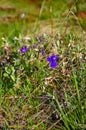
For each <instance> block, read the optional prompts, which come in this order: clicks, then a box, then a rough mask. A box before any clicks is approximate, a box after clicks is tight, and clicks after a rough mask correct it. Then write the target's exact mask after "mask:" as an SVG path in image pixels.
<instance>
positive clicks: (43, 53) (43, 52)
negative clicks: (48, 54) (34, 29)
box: [42, 48, 45, 56]
mask: <svg viewBox="0 0 86 130" xmlns="http://www.w3.org/2000/svg"><path fill="white" fill-rule="evenodd" d="M42 55H43V56H44V55H45V50H44V48H42Z"/></svg>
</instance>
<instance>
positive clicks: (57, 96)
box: [0, 0, 86, 130]
mask: <svg viewBox="0 0 86 130" xmlns="http://www.w3.org/2000/svg"><path fill="white" fill-rule="evenodd" d="M0 2H1V3H3V0H1V1H0ZM50 2H51V1H50ZM65 3H66V4H65ZM5 4H7V5H11V6H13V7H15V8H16V10H17V13H18V11H20V12H21V10H22V9H23V10H24V11H25V13H26V14H28V11H30V10H31V9H30V8H28V5H27V3H26V2H23V1H22V2H17V0H16V1H15V2H14V1H9V2H7V1H5ZM23 4H24V5H23ZM67 4H68V3H67V2H66V0H65V1H64V2H63V1H62V0H59V1H58V2H57V4H56V3H54V1H53V2H52V9H51V11H50V8H51V7H50V6H51V3H49V2H46V1H43V2H42V3H41V6H40V7H39V8H38V9H37V16H36V18H35V19H34V20H31V21H29V20H26V19H24V20H22V21H21V19H18V20H16V21H14V22H12V23H10V22H6V21H5V22H2V23H0V26H1V28H0V30H1V31H0V129H1V130H13V129H14V130H85V129H86V93H85V89H86V49H85V46H86V45H85V39H86V36H85V33H86V32H85V28H83V24H81V23H80V20H79V19H78V17H77V15H76V12H74V11H75V10H74V8H76V7H75V5H74V3H73V7H72V8H71V11H68V9H69V8H70V7H68V6H67ZM39 5H40V4H39ZM60 5H61V6H62V7H63V8H60V7H61V6H60ZM81 5H82V2H80V3H79V6H80V9H82V8H81V7H82V6H81ZM29 6H30V5H29ZM35 6H36V5H34V4H33V5H31V8H32V10H34V11H33V14H34V13H35V9H36V8H35ZM39 11H40V12H39ZM66 11H67V13H66ZM64 12H65V13H64ZM10 13H13V14H10V15H13V16H14V15H16V12H10ZM7 14H8V15H9V13H8V12H6V14H5V12H4V11H2V12H0V16H3V15H5V16H7ZM68 14H69V15H68ZM57 18H58V22H57V21H55V20H56V19H57ZM42 20H44V24H42ZM34 22H35V23H34ZM9 23H10V25H9ZM41 24H42V25H41ZM48 24H50V26H48ZM46 26H47V30H49V29H50V30H51V31H50V32H49V33H48V34H46V33H44V32H43V29H45V27H46ZM34 30H35V31H34ZM45 30H46V29H45ZM40 32H41V33H40ZM41 34H42V35H41ZM27 37H28V38H29V40H27V39H26V38H27ZM25 45H26V46H28V47H29V51H28V52H26V53H24V54H22V53H21V52H20V48H21V47H23V46H25ZM34 46H35V47H34ZM43 48H44V51H45V55H42V49H43ZM53 53H54V54H55V55H58V56H59V61H58V66H57V67H56V68H55V69H52V68H51V67H50V65H49V62H48V61H47V57H49V56H51V55H52V54H53Z"/></svg>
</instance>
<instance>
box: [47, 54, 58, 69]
mask: <svg viewBox="0 0 86 130" xmlns="http://www.w3.org/2000/svg"><path fill="white" fill-rule="evenodd" d="M58 59H59V57H58V56H57V55H54V54H52V56H51V57H48V58H47V61H48V62H49V63H50V67H51V68H56V67H57V61H58Z"/></svg>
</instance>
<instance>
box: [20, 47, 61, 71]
mask: <svg viewBox="0 0 86 130" xmlns="http://www.w3.org/2000/svg"><path fill="white" fill-rule="evenodd" d="M28 50H29V48H28V47H27V46H24V47H22V48H21V49H20V52H21V53H26V52H27V51H28ZM42 55H45V51H44V48H42ZM58 59H59V57H58V56H57V55H54V54H52V55H51V56H50V57H48V58H47V61H48V62H49V63H50V67H51V68H56V67H57V61H58Z"/></svg>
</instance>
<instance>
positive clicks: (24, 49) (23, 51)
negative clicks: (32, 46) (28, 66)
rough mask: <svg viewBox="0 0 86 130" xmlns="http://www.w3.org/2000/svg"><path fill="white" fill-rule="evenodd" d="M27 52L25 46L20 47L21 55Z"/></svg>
mask: <svg viewBox="0 0 86 130" xmlns="http://www.w3.org/2000/svg"><path fill="white" fill-rule="evenodd" d="M28 50H29V48H28V47H27V46H24V47H22V48H21V49H20V52H21V53H25V52H27V51H28Z"/></svg>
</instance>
